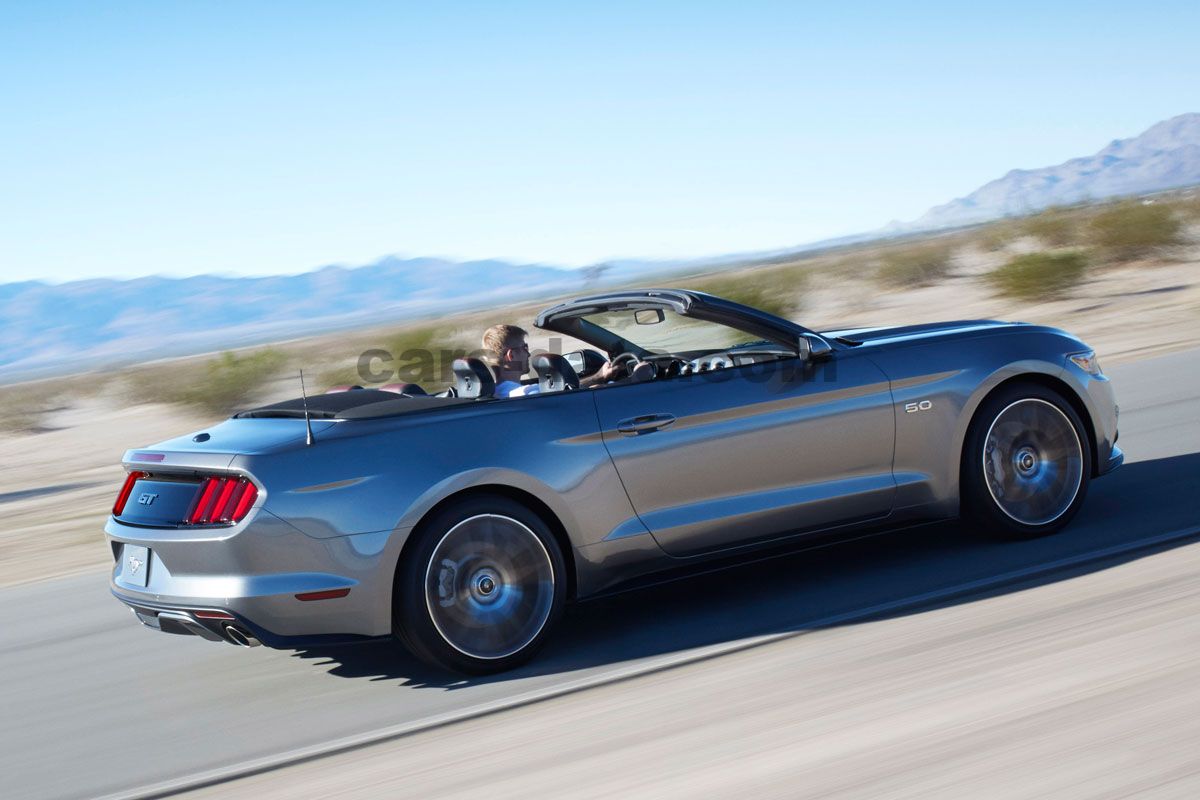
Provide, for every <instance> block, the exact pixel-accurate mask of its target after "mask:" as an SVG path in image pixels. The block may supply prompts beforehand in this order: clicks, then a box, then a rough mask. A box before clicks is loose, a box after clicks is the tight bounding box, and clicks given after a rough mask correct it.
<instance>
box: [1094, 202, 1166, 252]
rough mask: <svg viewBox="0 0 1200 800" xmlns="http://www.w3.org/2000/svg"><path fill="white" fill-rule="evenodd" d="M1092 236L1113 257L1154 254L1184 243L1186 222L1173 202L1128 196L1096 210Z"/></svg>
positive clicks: (1098, 245) (1097, 244)
mask: <svg viewBox="0 0 1200 800" xmlns="http://www.w3.org/2000/svg"><path fill="white" fill-rule="evenodd" d="M1090 232H1091V238H1092V240H1093V241H1094V242H1095V244H1096V246H1097V247H1099V248H1100V249H1101V250H1102V251H1103V252H1104V254H1105V255H1106V256H1107V257H1108V258H1109V259H1110V260H1113V261H1121V260H1130V259H1135V258H1143V257H1145V256H1148V255H1153V254H1155V253H1156V252H1158V251H1160V250H1162V249H1164V248H1167V247H1173V246H1175V245H1179V244H1183V242H1184V237H1183V222H1182V221H1181V220H1180V218H1179V215H1177V214H1176V212H1175V209H1174V208H1172V206H1171V204H1169V203H1165V202H1163V203H1159V202H1155V203H1143V202H1138V201H1136V200H1126V201H1122V202H1120V203H1115V204H1113V205H1112V206H1109V207H1108V208H1107V209H1105V210H1103V211H1101V212H1100V213H1098V214H1096V215H1095V217H1093V218H1092V221H1091V225H1090Z"/></svg>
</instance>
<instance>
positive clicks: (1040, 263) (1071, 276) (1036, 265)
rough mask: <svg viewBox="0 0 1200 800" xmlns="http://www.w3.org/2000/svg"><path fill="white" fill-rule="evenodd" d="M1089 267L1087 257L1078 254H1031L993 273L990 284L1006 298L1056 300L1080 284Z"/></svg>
mask: <svg viewBox="0 0 1200 800" xmlns="http://www.w3.org/2000/svg"><path fill="white" fill-rule="evenodd" d="M1087 263H1088V262H1087V256H1085V255H1084V254H1083V253H1082V252H1081V251H1078V250H1071V251H1065V252H1058V253H1028V254H1026V255H1023V256H1017V257H1016V258H1013V259H1011V260H1009V261H1008V263H1006V264H1004V265H1003V266H1001V267H998V268H996V269H995V270H993V271H992V272H991V273H990V274H989V275H988V281H989V282H990V283H991V284H992V286H993V287H995V289H996V290H997V291H998V292H999V293H1000V294H1002V295H1004V296H1006V297H1016V298H1020V299H1022V300H1038V299H1046V298H1053V297H1057V296H1058V295H1060V294H1061V293H1062V292H1063V291H1065V290H1066V289H1069V288H1071V287H1072V286H1075V285H1076V284H1077V283H1079V281H1080V280H1081V279H1082V278H1083V275H1084V272H1085V271H1086V270H1087Z"/></svg>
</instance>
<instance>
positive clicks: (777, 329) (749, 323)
mask: <svg viewBox="0 0 1200 800" xmlns="http://www.w3.org/2000/svg"><path fill="white" fill-rule="evenodd" d="M643 308H661V309H664V310H670V311H674V312H675V313H676V314H679V315H680V316H685V317H692V318H694V319H698V320H703V321H706V322H713V323H716V324H719V325H724V326H726V327H728V328H732V329H734V330H737V331H741V332H743V333H748V334H751V335H753V336H756V337H757V338H758V339H762V340H765V341H768V342H773V343H775V344H778V345H782V346H783V347H785V348H786V349H787V350H788V351H789V352H791V353H794V354H799V353H800V352H801V349H802V345H801V344H800V341H801V340H802V339H803V338H805V337H806V336H817V334H815V333H813V332H812V331H810V330H809V329H807V328H805V327H803V326H801V325H797V324H796V323H794V322H791V321H789V320H786V319H783V318H781V317H777V316H775V315H773V314H768V313H767V312H765V311H760V310H759V309H756V308H751V307H750V306H744V305H741V304H740V303H735V302H733V301H732V300H725V299H724V298H720V297H716V296H714V295H710V294H705V293H704V292H695V291H689V290H684V289H641V290H635V291H621V292H613V293H611V294H606V295H592V296H588V297H581V298H577V299H575V300H571V301H568V302H566V303H561V304H559V305H557V306H553V307H551V308H548V309H546V310H545V311H543V312H542V313H541V314H539V315H538V318H537V321H536V322H535V324H536V325H537V327H539V328H542V329H544V330H551V331H555V332H557V333H563V334H566V335H569V336H573V337H574V338H576V339H579V340H581V341H584V342H587V343H588V344H590V345H592V346H594V347H597V348H600V349H602V350H604V351H605V352H607V353H608V354H609V356H616V355H619V354H620V353H633V354H634V355H637V356H649V355H657V354H655V353H650V352H649V351H647V350H646V349H645V348H643V347H640V346H639V345H637V344H635V343H634V342H631V341H629V340H628V339H626V338H624V337H623V336H621V335H619V334H617V333H614V332H613V331H610V330H607V329H605V328H602V327H600V326H599V325H596V324H595V323H593V322H590V321H588V320H586V319H584V317H585V316H590V315H593V314H601V313H605V312H610V311H626V310H638V309H643ZM818 338H819V337H818Z"/></svg>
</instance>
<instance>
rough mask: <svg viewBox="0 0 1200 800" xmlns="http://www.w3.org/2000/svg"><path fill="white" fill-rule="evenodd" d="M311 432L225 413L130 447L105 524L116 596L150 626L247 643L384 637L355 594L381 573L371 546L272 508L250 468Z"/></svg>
mask: <svg viewBox="0 0 1200 800" xmlns="http://www.w3.org/2000/svg"><path fill="white" fill-rule="evenodd" d="M304 435H305V434H304V425H303V422H301V421H297V420H229V421H227V422H225V423H222V424H221V425H219V426H216V427H215V428H213V429H211V432H202V433H199V434H196V435H194V436H188V437H181V438H180V439H176V440H171V441H168V442H164V443H162V444H161V445H158V446H155V447H151V448H147V449H144V450H132V451H129V452H127V453H126V454H125V456H124V459H123V463H124V467H125V470H126V476H125V479H124V482H123V483H122V485H121V487H120V489H119V491H118V492H117V497H116V501H115V503H114V506H113V512H112V516H111V517H110V518H109V520H108V522H107V524H106V526H105V534H106V535H107V537H108V540H109V543H110V545H111V547H112V554H113V571H112V580H111V590H112V593H113V595H114V596H115V597H116V598H117V599H118V600H120V601H121V602H123V603H124V604H125V605H127V606H129V607H130V608H131V609H132V610H133V613H134V615H135V616H136V617H137V619H138V620H139V621H140V622H141V623H142V624H144V625H146V626H149V627H151V628H155V629H157V630H160V631H163V632H165V633H176V634H188V635H194V636H200V637H201V638H204V639H208V640H210V641H223V642H228V643H230V644H236V645H241V646H253V645H256V644H260V643H263V644H267V645H271V646H276V647H281V646H297V645H301V644H304V643H306V642H313V641H323V640H329V639H331V638H332V639H342V638H347V637H354V636H366V635H379V634H382V633H386V630H387V628H386V625H387V622H386V619H385V620H382V621H380V620H379V619H378V618H379V617H380V614H381V610H380V608H379V604H378V603H377V602H375V601H374V600H373V599H372V598H371V597H369V596H368V595H370V594H372V593H371V592H364V591H356V590H358V589H360V588H362V587H361V584H362V583H364V582H367V583H370V582H371V581H373V580H375V577H376V576H377V574H378V570H377V569H376V566H377V559H376V558H372V557H371V548H370V547H364V546H363V543H362V542H361V541H359V542H355V541H354V539H355V538H356V537H335V538H325V539H321V538H314V537H312V536H309V535H307V534H306V533H304V532H303V531H301V530H300V529H298V528H297V527H296V526H294V525H293V524H291V523H290V522H289V521H287V520H286V519H283V518H281V517H280V516H277V515H276V514H274V513H272V512H271V510H270V503H271V488H270V487H269V486H266V485H264V481H263V480H262V478H260V477H259V476H257V475H256V474H255V466H256V464H258V465H266V463H267V462H266V461H265V460H266V459H269V458H270V457H271V454H272V453H273V452H279V451H282V450H289V449H295V448H297V447H303V445H304ZM266 472H268V473H269V472H270V470H269V469H267V470H266ZM287 488H290V487H284V489H283V490H284V491H286V490H287ZM367 588H368V589H369V588H370V587H367Z"/></svg>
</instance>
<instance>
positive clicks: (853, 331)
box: [819, 319, 1025, 347]
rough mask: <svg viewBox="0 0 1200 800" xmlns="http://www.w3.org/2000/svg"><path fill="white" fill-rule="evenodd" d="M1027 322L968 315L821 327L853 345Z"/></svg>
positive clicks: (964, 333) (942, 335)
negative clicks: (914, 322) (876, 325)
mask: <svg viewBox="0 0 1200 800" xmlns="http://www.w3.org/2000/svg"><path fill="white" fill-rule="evenodd" d="M1024 325H1025V323H1023V322H999V321H997V320H994V319H967V320H955V321H953V322H927V323H924V324H921V325H900V326H896V327H880V328H842V329H838V330H832V331H819V333H820V334H821V335H822V336H824V337H825V338H827V339H833V340H835V341H838V342H841V343H842V344H846V345H850V346H852V347H854V346H858V345H881V344H892V343H899V342H916V341H920V340H923V339H934V338H946V337H951V336H953V337H956V338H957V337H965V336H971V335H976V334H978V333H981V332H984V331H995V330H999V329H1003V328H1015V327H1020V326H1024Z"/></svg>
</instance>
